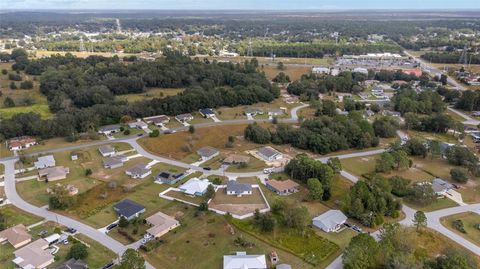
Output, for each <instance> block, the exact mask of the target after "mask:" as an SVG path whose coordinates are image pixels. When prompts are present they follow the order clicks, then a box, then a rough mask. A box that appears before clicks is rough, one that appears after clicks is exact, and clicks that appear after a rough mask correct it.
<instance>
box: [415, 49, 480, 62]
mask: <svg viewBox="0 0 480 269" xmlns="http://www.w3.org/2000/svg"><path fill="white" fill-rule="evenodd" d="M461 56H462V53H461V52H442V53H438V52H427V53H425V54H423V55H422V56H421V58H422V59H424V60H427V61H429V62H432V63H441V64H458V63H459V60H460V58H461ZM467 59H468V62H469V63H470V64H480V55H478V54H475V53H467Z"/></svg>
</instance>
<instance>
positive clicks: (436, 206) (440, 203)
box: [403, 198, 458, 212]
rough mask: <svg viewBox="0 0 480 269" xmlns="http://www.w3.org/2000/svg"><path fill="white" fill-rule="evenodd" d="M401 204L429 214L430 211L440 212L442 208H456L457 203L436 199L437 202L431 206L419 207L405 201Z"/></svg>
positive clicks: (446, 199) (445, 199)
mask: <svg viewBox="0 0 480 269" xmlns="http://www.w3.org/2000/svg"><path fill="white" fill-rule="evenodd" d="M403 202H404V203H405V204H406V205H408V206H410V207H412V208H414V209H416V210H421V211H424V212H431V211H435V210H440V209H444V208H449V207H455V206H458V204H457V203H455V202H454V201H452V200H450V199H448V198H442V199H437V201H435V202H433V203H432V204H430V205H427V206H420V205H417V204H414V203H411V202H409V201H406V200H404V201H403Z"/></svg>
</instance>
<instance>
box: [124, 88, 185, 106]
mask: <svg viewBox="0 0 480 269" xmlns="http://www.w3.org/2000/svg"><path fill="white" fill-rule="evenodd" d="M184 90H185V89H177V88H147V90H146V91H145V92H143V93H132V94H123V95H118V96H116V97H115V98H116V99H118V100H125V101H128V102H130V103H132V102H136V101H141V100H150V99H153V98H164V97H167V96H173V95H177V94H179V93H181V92H183V91H184Z"/></svg>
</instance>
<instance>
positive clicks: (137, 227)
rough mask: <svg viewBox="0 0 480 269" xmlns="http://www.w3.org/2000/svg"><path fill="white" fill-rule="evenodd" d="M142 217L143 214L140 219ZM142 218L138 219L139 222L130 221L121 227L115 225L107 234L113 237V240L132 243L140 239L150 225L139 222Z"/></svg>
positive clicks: (126, 243)
mask: <svg viewBox="0 0 480 269" xmlns="http://www.w3.org/2000/svg"><path fill="white" fill-rule="evenodd" d="M143 217H144V216H142V217H141V218H142V220H143ZM142 220H141V221H140V223H136V224H132V223H130V224H129V225H128V226H127V227H123V228H120V227H117V228H115V229H113V230H111V231H110V232H108V235H109V236H111V237H113V238H114V239H115V240H117V241H119V242H120V243H122V244H124V245H128V244H131V243H134V242H136V241H138V240H140V239H142V238H143V235H144V234H145V232H146V231H147V230H148V228H150V226H148V225H147V224H144V223H141V222H142ZM121 230H122V231H123V232H126V233H128V234H129V235H130V236H131V238H133V239H134V240H131V239H130V238H129V237H126V236H124V235H123V234H120V231H121Z"/></svg>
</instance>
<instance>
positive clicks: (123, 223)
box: [118, 216, 130, 228]
mask: <svg viewBox="0 0 480 269" xmlns="http://www.w3.org/2000/svg"><path fill="white" fill-rule="evenodd" d="M129 224H130V222H129V221H128V220H127V218H125V217H124V216H121V217H120V220H119V221H118V227H121V228H125V227H127V226H128V225H129Z"/></svg>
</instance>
